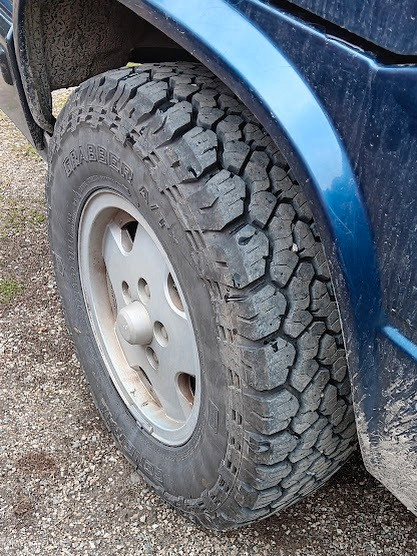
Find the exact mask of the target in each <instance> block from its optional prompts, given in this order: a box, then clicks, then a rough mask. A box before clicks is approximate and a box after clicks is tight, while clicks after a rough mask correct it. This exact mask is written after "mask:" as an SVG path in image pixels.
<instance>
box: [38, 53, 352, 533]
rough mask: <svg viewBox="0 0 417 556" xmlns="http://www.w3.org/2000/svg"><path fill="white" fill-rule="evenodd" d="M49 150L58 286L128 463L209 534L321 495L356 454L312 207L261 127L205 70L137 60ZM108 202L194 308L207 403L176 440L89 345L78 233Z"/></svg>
mask: <svg viewBox="0 0 417 556" xmlns="http://www.w3.org/2000/svg"><path fill="white" fill-rule="evenodd" d="M49 152H50V161H49V177H48V184H47V196H48V206H49V226H50V228H49V230H50V241H51V246H52V253H53V259H54V265H55V271H56V279H57V284H58V287H59V291H60V294H61V297H62V302H63V306H64V311H65V315H66V320H67V324H68V328H69V331H70V333H71V335H72V337H73V340H74V343H75V346H76V349H77V352H78V357H79V359H80V361H81V364H82V367H83V369H84V371H85V373H86V376H87V379H88V382H89V385H90V388H91V391H92V395H93V397H94V400H95V403H96V405H97V407H98V410H99V412H100V413H101V415H102V417H103V420H104V422H105V424H106V426H107V427H108V429H109V430H110V431H111V433H112V434H113V436H114V438H115V440H116V443H117V445H118V446H119V448H120V450H121V451H122V452H123V454H124V455H125V456H126V457H127V459H128V460H129V461H130V462H131V463H132V464H133V465H134V466H135V468H136V469H137V470H138V471H139V472H140V473H141V474H142V476H143V477H144V479H145V480H146V481H147V482H148V483H149V484H150V485H151V486H152V487H153V488H154V489H155V490H156V491H157V492H158V493H159V494H160V495H161V496H162V497H163V498H164V499H165V500H166V501H167V502H168V503H169V504H171V505H172V506H174V507H175V508H177V509H178V510H180V511H181V512H183V513H185V514H187V515H188V516H189V517H190V518H191V519H192V520H193V521H195V522H197V523H199V524H201V525H203V526H205V527H208V528H212V529H217V530H227V529H231V528H234V527H237V526H242V525H244V524H248V523H250V522H253V521H255V520H259V519H262V518H265V517H267V516H269V515H271V514H272V513H275V512H277V511H281V510H283V509H285V508H287V507H288V506H289V505H291V504H293V503H294V502H296V501H297V500H300V499H301V498H302V497H304V496H306V495H307V494H308V493H311V492H313V491H314V490H316V489H317V488H318V487H319V486H320V485H321V484H323V483H324V482H325V481H326V480H327V479H328V478H329V477H330V476H331V475H332V474H333V473H334V472H335V471H337V469H339V467H340V466H341V465H342V464H343V463H344V462H345V461H346V459H347V458H348V457H349V456H350V455H351V453H352V452H353V450H354V449H355V446H356V433H355V423H354V416H353V411H352V404H351V398H350V385H349V378H348V374H347V366H346V359H345V350H344V346H343V339H342V334H341V325H340V320H339V314H338V309H337V306H336V302H335V298H334V294H333V290H332V284H331V280H330V275H329V269H328V265H327V262H326V258H325V254H324V251H323V248H322V245H321V243H320V238H319V236H318V233H317V230H316V228H315V225H314V222H313V217H312V214H311V211H310V209H309V206H308V204H307V202H306V200H305V198H304V196H303V193H302V191H301V188H300V186H299V185H298V184H297V182H296V181H295V179H294V177H293V176H292V173H291V171H290V169H289V167H288V164H287V163H286V161H285V160H284V158H283V157H282V155H281V154H280V152H279V151H278V150H277V148H276V147H275V145H274V143H273V142H272V140H271V139H270V137H269V136H268V135H267V134H266V132H265V131H264V130H263V128H262V127H261V126H260V124H259V123H258V121H257V120H256V119H255V118H254V116H253V115H252V114H250V113H249V112H248V110H247V109H246V108H245V107H244V106H243V105H242V104H241V102H240V101H239V100H238V99H237V98H236V97H235V96H234V95H233V94H232V93H231V92H230V91H229V90H228V89H227V88H226V87H225V86H224V85H223V84H222V83H221V82H220V81H219V80H217V78H215V77H214V76H213V75H212V74H211V73H210V72H209V71H208V70H207V69H205V68H204V67H202V66H201V65H199V64H195V63H177V64H170V63H166V64H146V65H142V66H140V67H136V68H134V69H120V70H116V71H110V72H108V73H105V74H103V75H100V76H97V77H95V78H93V79H90V80H89V81H87V82H86V83H84V84H82V85H81V86H80V87H79V88H78V89H77V90H76V91H75V92H74V93H73V94H72V95H71V97H70V99H69V100H68V102H67V104H66V106H65V108H64V109H63V111H62V112H61V114H60V116H59V117H58V120H57V123H56V127H55V133H54V136H53V139H52V141H51V146H50V151H49ZM101 191H104V192H105V191H107V192H112V193H114V194H115V195H116V196H117V198H118V199H119V198H120V199H122V201H120V202H122V203H129V206H132V213H133V212H134V211H136V212H135V214H137V216H135V219H139V220H140V219H143V220H144V221H145V222H146V225H147V226H149V227H150V230H151V231H150V232H149V233H150V234H153V235H152V237H156V238H157V240H155V241H158V242H159V243H158V245H160V246H162V247H161V249H162V251H163V250H165V253H167V254H168V258H169V265H171V266H170V268H172V269H173V271H172V272H175V276H176V280H177V281H178V287H179V288H180V291H181V299H183V300H184V303H185V304H186V306H187V307H188V309H187V311H188V313H187V314H188V317H189V320H190V322H191V326H192V332H193V335H194V336H193V337H194V339H195V344H196V346H197V352H198V364H199V368H200V370H201V372H200V374H199V377H200V378H199V379H198V380H199V386H198V388H199V392H200V394H201V395H200V394H199V395H200V398H199V402H198V412H197V413H198V414H197V415H196V417H195V419H194V421H195V422H194V423H193V425H192V427H191V426H190V427H189V430H188V433H187V434H188V436H187V437H185V436H184V437H183V441H181V439H180V440H179V441H177V442H176V443H175V442H171V441H170V439H169V438H168V440H166V439H165V440H164V438H162V440H161V438H160V437H158V435H155V433H154V432H153V430H152V427H148V428H147V427H146V426H144V425H143V422H141V419H138V418H137V416H135V415H133V414H132V412H131V411H130V410H129V408H128V406H127V404H126V403H125V401H124V400H123V399H122V396H121V395H120V391H119V390H118V389H117V387H116V386H115V381H114V379H113V378H112V377H111V376H110V374H109V366H108V362H107V360H106V358H105V357H104V356H103V348H102V346H101V345H100V342H99V341H98V340H97V337H98V336H97V334H98V333H97V331H96V330H95V328H94V326H95V325H94V322H92V317H91V315H90V314H89V310H91V308H90V309H89V308H88V303H87V302H86V293H85V291H84V290H85V288H88V287H90V285H89V282H88V281H87V285H84V286H83V285H82V271H81V270H80V268H82V264H81V263H82V260H84V259H82V255H80V253H82V247H80V245H81V244H82V240H80V237H81V238H82V237H83V236H82V234H83V233H84V232H83V226H84V224H83V222H84V221H83V220H82V218H83V216H82V215H83V210H84V209H85V207H86V206H87V203H89V202H90V201H89V200H90V199H91V198H92V196H93V195H98V194H99V193H100V192H101ZM97 192H98V193H97ZM88 206H90V205H88ZM123 206H127V205H125V204H123ZM85 210H86V209H85ZM100 214H101V213H100ZM106 214H107V213H106ZM112 214H113V213H112ZM129 214H130V213H129ZM140 221H142V220H140ZM80 222H81V224H80ZM91 230H92V231H91V233H92V234H93V233H95V232H94V226H92V227H91ZM97 233H98V232H97ZM97 237H98V236H97ZM100 237H101V236H100ZM88 245H90V244H88ZM80 249H81V250H80ZM162 251H161V252H162ZM87 253H88V250H87ZM94 253H95V252H93V251H92V255H91V257H93V254H94ZM99 255H100V254H99ZM103 257H104V255H103ZM156 259H157V257H156ZM156 259H155V260H156ZM86 260H88V257H87V259H86ZM135 260H136V259H135ZM80 261H81V262H80ZM90 263H91V264H93V263H92V262H91V261H88V262H86V263H85V264H87V265H90ZM83 264H84V263H83ZM94 264H95V263H94ZM80 265H81V266H80ZM88 268H90V266H88ZM91 268H93V267H91ZM137 278H138V277H137V276H134V279H135V280H136V279H137ZM91 287H93V286H91ZM112 287H113V284H112ZM103 303H104V302H103ZM106 303H107V301H106ZM97 310H98V309H97ZM193 341H194V340H193ZM178 345H180V344H178ZM106 349H107V348H106ZM141 349H142V348H141ZM143 349H145V348H143ZM106 353H107V352H106ZM170 380H171V379H170ZM190 403H191V402H190ZM192 403H195V406H196V407H197V404H196V402H195V401H193V402H192ZM193 407H194V406H193ZM164 411H165V410H164ZM186 422H187V423H188V421H186ZM158 423H159V421H158ZM161 430H162V429H161Z"/></svg>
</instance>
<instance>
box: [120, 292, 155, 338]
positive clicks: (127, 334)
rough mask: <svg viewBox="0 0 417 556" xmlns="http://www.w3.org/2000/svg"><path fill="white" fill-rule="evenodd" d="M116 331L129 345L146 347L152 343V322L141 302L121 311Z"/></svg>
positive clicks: (135, 302)
mask: <svg viewBox="0 0 417 556" xmlns="http://www.w3.org/2000/svg"><path fill="white" fill-rule="evenodd" d="M116 329H117V331H118V332H119V334H120V335H121V336H122V337H123V338H124V339H125V340H126V342H128V343H129V344H132V345H141V346H146V345H147V344H150V343H151V341H152V337H153V330H152V322H151V319H150V318H149V314H148V311H147V310H146V309H145V307H144V306H143V305H142V303H141V302H140V301H133V302H132V303H130V304H129V305H126V306H125V307H123V308H122V309H120V311H119V314H118V315H117V319H116Z"/></svg>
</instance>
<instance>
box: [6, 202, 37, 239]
mask: <svg viewBox="0 0 417 556" xmlns="http://www.w3.org/2000/svg"><path fill="white" fill-rule="evenodd" d="M0 211H1V215H2V217H1V220H0V239H5V238H6V237H10V236H11V235H12V234H13V233H20V232H22V231H23V230H24V228H25V227H26V226H27V225H28V224H29V225H31V226H37V225H38V224H41V223H43V222H44V221H45V220H46V216H45V214H44V212H43V211H42V210H41V208H40V207H39V208H36V207H35V208H33V207H28V206H26V205H25V204H23V203H22V202H21V201H20V200H19V201H18V200H11V201H9V202H7V200H6V198H5V197H4V196H3V195H2V194H1V193H0Z"/></svg>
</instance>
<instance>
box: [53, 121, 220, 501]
mask: <svg viewBox="0 0 417 556" xmlns="http://www.w3.org/2000/svg"><path fill="white" fill-rule="evenodd" d="M89 153H90V154H89ZM158 164H159V165H160V166H162V168H160V172H159V175H160V174H161V173H162V174H164V172H165V173H166V175H169V168H168V166H167V165H166V164H165V163H164V160H163V158H161V160H159V161H158ZM164 165H165V166H166V167H165V168H163V166H164ZM160 186H161V184H157V183H156V182H155V180H154V178H153V177H152V175H151V172H150V171H149V168H148V166H147V164H146V162H145V161H144V157H142V156H141V155H140V154H139V152H138V151H136V152H134V151H133V149H132V148H131V147H130V146H129V145H123V143H122V142H120V141H119V140H117V138H116V137H115V136H114V134H113V133H112V132H111V131H110V129H109V128H108V127H107V126H106V125H104V124H103V125H101V126H99V127H96V128H94V127H91V126H90V125H88V124H85V123H84V124H79V125H78V127H77V128H76V129H75V130H73V131H67V132H65V133H64V134H63V135H62V136H61V139H60V142H59V150H58V151H56V152H55V153H53V154H52V156H51V160H50V175H49V187H48V196H49V226H50V228H49V230H50V240H51V248H52V253H53V259H54V265H55V270H56V277H57V284H58V288H59V291H60V294H61V297H62V301H63V305H64V310H65V314H66V319H67V323H68V327H69V330H70V332H71V334H72V336H73V339H74V343H75V346H76V349H77V351H78V354H79V357H80V360H81V362H82V366H83V368H84V371H85V374H86V377H87V380H88V382H89V384H90V388H91V391H92V394H93V398H94V400H95V403H96V405H97V407H98V409H99V411H100V413H101V415H102V416H103V418H104V420H105V423H106V425H107V427H108V428H109V429H110V431H111V432H112V433H113V435H114V437H115V438H116V441H117V443H118V445H119V446H120V448H121V450H122V451H123V453H124V454H125V455H126V457H127V458H128V459H129V460H130V461H131V462H132V463H133V464H134V465H135V466H136V467H137V468H139V470H140V471H141V472H142V474H143V475H144V476H145V477H146V478H147V480H148V482H149V483H150V484H152V486H154V487H155V488H156V489H157V490H160V491H161V490H163V491H166V492H168V493H169V496H171V497H172V499H173V501H174V500H175V498H176V497H178V498H187V497H188V498H190V499H198V498H199V497H200V496H201V495H202V493H203V492H204V491H207V490H208V489H210V488H212V487H213V486H214V485H215V483H216V481H217V480H218V478H219V469H220V467H221V463H222V460H223V458H224V455H225V451H226V446H227V433H226V414H227V411H226V405H227V385H226V374H225V368H224V366H223V365H222V363H221V354H220V351H219V347H218V342H217V341H216V338H217V336H218V333H217V326H216V318H215V313H214V310H213V303H212V300H211V296H210V291H209V288H208V286H207V284H206V282H205V281H204V280H203V279H202V271H201V269H200V265H199V257H198V254H197V253H196V252H195V251H194V249H193V247H192V244H191V242H190V241H189V239H188V237H187V233H186V226H184V224H183V223H182V222H181V220H180V218H179V214H178V211H175V210H174V208H173V206H172V205H171V203H170V201H169V200H168V199H167V196H166V194H164V191H163V189H160ZM100 189H108V190H112V191H114V192H116V193H118V194H119V195H121V196H122V197H124V198H125V199H127V200H128V201H130V202H131V203H132V204H133V205H134V206H135V207H136V208H137V210H139V212H140V213H141V214H142V216H143V217H144V219H145V220H146V222H147V223H148V224H149V225H150V226H151V228H152V230H153V231H154V232H155V234H156V235H157V237H158V239H159V241H160V242H161V244H162V246H163V248H164V249H165V251H166V253H167V254H168V256H169V259H170V262H171V264H172V266H173V268H174V271H175V273H176V275H177V278H178V280H179V283H180V286H181V289H182V291H183V293H184V296H185V298H186V302H187V305H188V307H189V311H190V317H191V320H192V323H193V328H194V332H195V338H196V343H197V348H198V352H199V357H200V367H201V404H200V411H199V416H198V420H197V424H196V427H195V429H194V432H193V434H192V436H191V437H190V439H189V440H188V441H187V442H186V443H185V444H184V445H183V446H178V447H170V446H167V445H164V444H162V443H161V442H159V441H157V440H155V439H154V438H153V437H152V436H150V435H149V434H148V433H147V432H145V431H144V430H143V429H141V428H140V427H139V425H138V424H137V423H136V421H135V419H134V418H133V416H132V415H131V413H130V412H129V410H128V409H127V407H126V405H125V404H124V402H123V401H122V399H121V398H120V396H119V394H118V392H117V390H116V388H115V386H114V384H113V382H112V380H111V378H110V375H109V373H108V371H107V368H106V365H105V363H104V361H103V358H102V356H101V354H100V350H99V348H98V345H97V343H96V341H95V339H94V334H93V331H92V328H91V325H90V321H89V317H88V314H87V310H86V307H85V303H84V298H83V294H82V288H81V283H80V276H79V268H78V226H79V221H80V217H81V214H82V210H83V207H84V206H85V203H86V201H87V199H88V198H89V197H90V196H91V195H92V194H93V193H94V192H96V191H98V190H100ZM184 493H188V496H184Z"/></svg>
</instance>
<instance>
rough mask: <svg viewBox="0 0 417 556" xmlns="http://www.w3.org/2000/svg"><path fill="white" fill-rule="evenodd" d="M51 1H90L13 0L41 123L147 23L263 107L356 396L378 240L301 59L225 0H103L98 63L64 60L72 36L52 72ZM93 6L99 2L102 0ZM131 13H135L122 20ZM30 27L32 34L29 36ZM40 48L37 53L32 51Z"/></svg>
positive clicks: (158, 37)
mask: <svg viewBox="0 0 417 556" xmlns="http://www.w3.org/2000/svg"><path fill="white" fill-rule="evenodd" d="M48 4H50V5H52V4H62V6H63V7H64V8H65V9H66V10H70V6H71V5H72V6H73V8H72V10H73V11H72V12H71V11H69V12H68V13H69V14H70V17H69V21H70V22H72V23H73V22H75V21H78V20H79V18H80V15H81V13H82V12H80V11H78V12H77V11H74V10H75V9H78V10H82V6H81V4H82V5H85V3H84V2H82V1H77V2H70V1H68V2H67V0H64V1H63V2H62V3H54V2H51V0H20V1H19V2H18V3H17V5H16V9H15V16H14V17H15V27H14V28H15V30H17V32H15V41H16V52H17V53H18V57H19V61H20V67H21V71H22V79H23V83H24V87H25V90H26V94H27V97H28V102H29V105H30V107H31V110H32V113H33V114H34V117H35V120H36V121H37V123H38V124H39V125H40V126H41V127H42V128H43V129H45V130H49V131H52V128H53V118H52V113H51V104H50V103H51V101H50V91H51V90H52V89H53V88H58V87H66V86H69V85H73V84H75V83H74V81H77V80H78V79H79V81H78V82H81V81H82V80H84V79H86V78H88V77H90V76H91V75H94V73H99V72H101V71H105V70H106V69H110V67H109V65H110V66H111V67H115V66H116V65H121V64H123V63H126V61H127V59H126V55H125V53H126V49H124V50H122V51H119V52H113V53H112V54H111V57H110V58H104V57H103V50H102V51H101V52H100V51H99V50H100V49H99V50H97V48H98V46H97V45H98V44H100V41H101V44H104V45H107V46H108V45H109V44H111V40H112V38H114V37H115V36H116V35H117V34H118V33H120V32H123V33H125V35H124V37H125V36H126V33H130V32H131V33H133V35H132V36H133V37H134V39H135V40H134V41H133V42H132V44H131V43H130V42H129V41H127V43H126V44H127V45H128V46H132V45H133V43H134V42H135V41H137V40H139V42H141V41H142V39H143V36H144V35H145V36H146V34H147V33H148V32H150V37H151V40H152V38H153V40H154V41H156V42H155V44H156V43H157V44H158V46H161V47H162V48H172V47H180V48H183V49H184V51H185V52H188V53H190V54H191V55H193V56H195V57H196V58H197V59H199V60H200V61H201V62H202V63H203V64H204V65H206V66H207V67H208V68H210V69H211V70H212V71H213V72H214V73H215V74H216V75H217V76H218V77H219V78H220V79H221V80H222V81H224V82H225V83H226V84H227V85H228V86H229V87H230V88H231V90H232V91H233V92H234V93H236V94H237V95H238V96H239V97H240V98H241V99H242V101H243V102H244V103H245V105H246V106H247V107H248V108H249V109H250V110H251V111H252V112H253V113H254V114H255V115H256V117H257V118H258V119H259V121H260V122H261V123H262V125H263V126H264V127H265V129H266V130H267V131H268V132H269V134H270V135H271V136H272V137H273V139H274V140H275V142H276V144H277V146H278V147H279V148H280V149H281V150H282V152H283V154H284V155H285V157H286V158H287V160H288V161H289V163H290V165H291V167H292V169H293V172H294V174H295V176H296V178H297V180H298V181H299V182H300V184H301V186H302V187H303V190H304V192H305V195H306V197H307V199H308V200H309V202H310V204H311V207H312V210H313V214H314V216H315V219H316V222H317V225H318V228H319V231H320V234H321V237H322V241H323V244H324V247H325V250H326V254H327V257H328V259H329V263H330V267H331V272H332V278H333V281H334V283H335V289H336V296H337V300H338V304H339V308H340V313H341V318H342V323H343V331H344V335H345V340H346V344H347V352H348V355H349V363H350V369H351V377H352V382H353V389H354V397H356V399H357V401H359V399H360V398H361V392H362V391H363V388H364V385H363V384H361V383H359V382H358V381H357V377H356V370H357V369H358V368H359V367H360V368H361V369H363V368H364V367H365V368H367V369H368V370H369V373H371V374H373V375H374V373H376V366H375V364H374V361H373V359H372V358H373V355H372V350H371V349H369V339H370V338H373V337H374V336H375V328H376V324H379V320H380V313H381V308H380V305H379V304H380V299H381V297H380V295H379V289H380V286H379V278H378V268H377V263H376V256H375V252H374V242H373V237H372V232H371V228H370V223H369V220H368V215H367V210H366V205H365V203H364V199H363V197H362V194H361V190H360V185H359V183H358V181H357V179H356V177H355V174H354V172H353V169H352V167H351V163H350V160H349V156H348V153H347V152H346V150H345V147H344V145H343V143H342V141H341V139H340V137H339V134H338V133H337V130H336V128H335V125H334V123H333V122H332V121H331V120H330V118H329V117H328V115H327V114H326V112H325V110H324V109H323V107H322V105H321V103H320V100H319V99H318V98H317V97H316V95H315V93H314V92H313V90H312V88H311V87H310V86H309V84H308V83H307V82H306V80H305V79H304V78H303V76H302V75H301V74H300V73H299V72H298V70H297V67H296V66H295V64H294V63H293V62H292V61H290V60H288V59H287V58H286V57H285V56H284V55H283V54H282V52H281V51H280V49H279V46H278V45H276V44H275V43H273V42H272V41H271V40H270V39H269V38H268V37H267V36H266V35H265V34H264V33H263V32H262V31H261V30H260V29H259V28H258V27H257V26H256V25H255V24H254V23H253V22H252V21H251V20H250V19H249V18H248V17H247V16H245V15H244V14H243V13H241V12H240V11H239V10H238V9H237V8H235V7H233V6H232V5H231V4H230V3H229V2H227V1H226V0H212V2H210V9H207V6H206V3H205V2H204V0H195V2H194V5H193V9H190V8H189V6H188V7H187V5H186V3H184V2H183V1H182V0H147V1H145V0H123V1H122V2H118V0H105V5H106V6H107V5H108V6H110V8H111V14H113V21H112V29H111V30H110V31H106V32H103V30H101V32H100V33H99V34H97V33H94V38H93V39H92V40H91V41H90V46H89V47H88V48H89V52H90V55H91V61H90V62H91V63H90V64H89V65H88V64H87V65H86V64H84V65H83V67H82V71H79V72H78V73H77V74H76V75H74V72H72V73H71V72H69V71H68V69H67V68H65V63H66V60H68V59H70V60H72V63H71V67H73V66H74V64H75V63H76V61H77V59H78V58H79V57H78V58H77V55H76V53H75V50H76V48H77V43H76V41H74V40H71V41H70V42H69V43H68V44H66V45H65V48H64V49H62V50H61V51H58V50H56V51H55V52H50V53H48V55H47V59H48V60H55V61H56V62H57V66H56V67H55V68H54V72H53V73H54V75H53V76H51V68H50V65H51V63H49V65H46V66H45V64H44V61H45V52H44V48H45V47H44V39H43V36H44V35H43V33H44V31H43V30H42V23H41V22H42V18H41V15H42V7H45V5H48ZM91 5H92V6H94V5H97V6H98V4H96V0H93V2H92V3H91ZM97 9H98V8H97ZM264 9H266V10H267V9H270V8H268V7H267V6H265V7H264ZM100 10H103V2H100ZM90 12H91V13H90ZM93 12H94V10H92V9H91V10H90V11H89V12H88V13H87V15H88V17H90V16H91V17H93V16H94V13H93ZM63 13H67V12H65V11H64V12H63ZM202 14H204V15H203V16H202ZM126 18H127V19H129V18H130V20H129V22H126V21H122V20H123V19H126ZM93 20H94V17H93ZM61 21H63V20H62V19H61ZM87 21H89V20H88V18H87ZM94 21H96V20H94ZM90 23H91V21H90ZM90 23H89V24H90ZM67 28H70V27H69V25H68V26H67ZM28 30H30V31H31V32H30V33H28ZM150 30H151V31H150ZM28 36H31V37H32V40H31V41H30V43H29V42H28ZM65 36H68V33H67V34H66V35H65ZM103 37H104V38H103ZM148 37H149V36H148ZM36 45H38V46H37V47H36ZM35 47H36V48H39V52H41V54H40V55H35V54H34V50H35ZM116 50H117V49H116ZM87 51H88V50H87ZM83 52H84V51H83ZM94 56H95V58H94ZM93 58H94V59H93ZM95 62H97V63H95ZM45 72H46V73H45ZM48 72H49V75H48ZM80 77H81V79H80ZM70 78H71V79H70ZM352 369H354V370H355V372H352ZM362 372H363V371H362ZM361 375H362V376H363V374H362V373H361ZM355 390H357V393H356V395H355Z"/></svg>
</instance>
